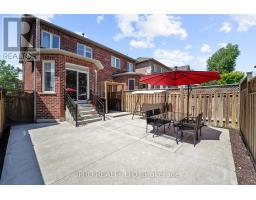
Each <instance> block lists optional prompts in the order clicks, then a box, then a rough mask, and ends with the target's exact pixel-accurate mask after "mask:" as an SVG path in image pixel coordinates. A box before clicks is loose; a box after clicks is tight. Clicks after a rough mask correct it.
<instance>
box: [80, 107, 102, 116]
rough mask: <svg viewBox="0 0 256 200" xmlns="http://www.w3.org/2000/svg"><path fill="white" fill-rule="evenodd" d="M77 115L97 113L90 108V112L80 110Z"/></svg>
mask: <svg viewBox="0 0 256 200" xmlns="http://www.w3.org/2000/svg"><path fill="white" fill-rule="evenodd" d="M78 113H79V115H88V114H97V113H98V112H97V111H96V110H95V109H94V108H92V109H91V110H80V111H79V112H78Z"/></svg>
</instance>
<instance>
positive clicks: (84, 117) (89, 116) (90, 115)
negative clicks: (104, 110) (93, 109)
mask: <svg viewBox="0 0 256 200" xmlns="http://www.w3.org/2000/svg"><path fill="white" fill-rule="evenodd" d="M98 117H99V115H98V113H94V114H86V115H80V116H79V118H81V119H92V118H98Z"/></svg>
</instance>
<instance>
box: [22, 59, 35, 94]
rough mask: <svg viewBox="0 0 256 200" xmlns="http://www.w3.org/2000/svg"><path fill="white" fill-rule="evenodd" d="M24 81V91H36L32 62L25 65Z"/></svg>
mask: <svg viewBox="0 0 256 200" xmlns="http://www.w3.org/2000/svg"><path fill="white" fill-rule="evenodd" d="M23 81H24V82H23V86H24V91H26V92H27V91H33V90H34V69H33V63H32V62H26V63H23Z"/></svg>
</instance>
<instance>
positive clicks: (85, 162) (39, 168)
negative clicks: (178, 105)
mask: <svg viewBox="0 0 256 200" xmlns="http://www.w3.org/2000/svg"><path fill="white" fill-rule="evenodd" d="M149 130H151V129H149ZM167 130H168V129H167ZM170 134H171V133H170ZM0 183H1V184H237V180H236V174H235V167H234V161H233V157H232V153H231V146H230V141H229V131H228V130H227V129H220V128H212V127H204V128H203V129H202V137H201V141H200V142H199V143H198V144H197V145H196V146H195V147H194V145H193V140H192V137H191V135H184V139H183V140H182V141H180V142H179V144H178V145H177V143H176V141H175V140H174V138H173V137H171V136H168V135H162V136H159V137H154V138H153V137H152V133H150V132H149V133H147V134H146V133H145V120H143V119H139V117H135V119H134V120H132V119H131V115H128V116H123V117H118V118H113V119H111V120H107V121H105V122H104V121H99V122H95V123H92V124H88V125H86V126H83V127H78V128H76V127H73V126H72V125H70V124H68V123H67V122H62V123H58V124H49V123H48V124H46V123H45V124H26V125H16V126H13V127H12V128H11V133H10V138H9V143H8V148H7V152H6V157H5V163H4V169H3V173H2V179H1V182H0Z"/></svg>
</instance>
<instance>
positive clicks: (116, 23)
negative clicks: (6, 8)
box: [0, 14, 256, 72]
mask: <svg viewBox="0 0 256 200" xmlns="http://www.w3.org/2000/svg"><path fill="white" fill-rule="evenodd" d="M4 16H6V15H0V18H1V19H2V18H3V17H4ZM38 16H39V17H41V18H43V19H45V20H47V21H49V22H51V23H54V24H56V25H59V26H61V27H63V28H66V29H68V30H71V31H73V32H76V33H78V34H82V33H85V36H86V37H88V38H90V39H92V40H94V41H96V42H99V43H101V44H104V45H106V46H108V47H110V48H113V49H115V50H117V51H120V52H122V53H123V54H126V55H128V56H130V57H133V58H137V57H153V58H155V59H157V60H159V61H160V62H163V63H164V64H166V65H168V66H170V67H174V66H181V65H190V66H191V68H192V69H194V70H206V60H207V59H208V58H209V57H210V56H211V55H212V54H213V53H214V52H216V51H217V50H218V49H219V48H221V47H225V45H226V44H227V43H232V44H238V45H239V49H240V51H241V54H240V56H239V57H238V59H237V65H236V70H239V71H244V72H247V71H253V70H255V69H254V68H253V67H254V66H255V65H256V59H255V57H256V39H255V35H256V15H211V14H208V15H190V14H189V15H102V14H95V15H89V14H85V15H68V14H63V15H38ZM0 23H1V24H0V38H1V40H2V35H3V28H2V20H1V22H0ZM2 41H3V40H2ZM2 41H1V45H0V54H1V55H0V57H2V56H3V51H2V46H3V45H2ZM8 62H10V63H11V64H14V65H16V64H17V60H15V59H13V60H8Z"/></svg>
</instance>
